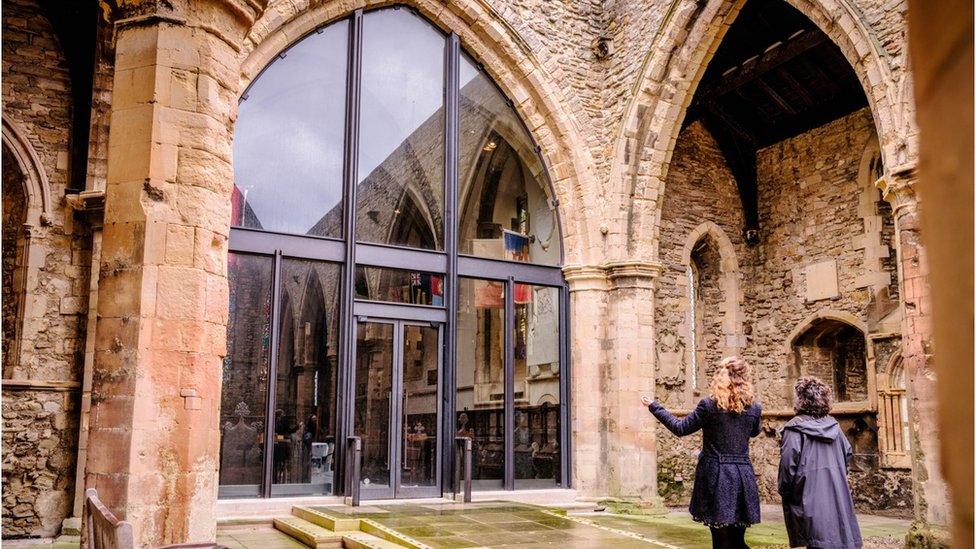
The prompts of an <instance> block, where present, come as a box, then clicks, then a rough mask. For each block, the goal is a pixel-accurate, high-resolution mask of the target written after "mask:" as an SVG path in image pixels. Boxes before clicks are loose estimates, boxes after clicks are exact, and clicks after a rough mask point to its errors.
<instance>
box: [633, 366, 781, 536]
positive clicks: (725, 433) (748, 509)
mask: <svg viewBox="0 0 976 549" xmlns="http://www.w3.org/2000/svg"><path fill="white" fill-rule="evenodd" d="M708 388H709V392H710V395H709V396H708V397H707V398H703V399H701V401H700V402H699V403H698V406H696V407H695V409H694V411H692V412H691V413H690V414H688V415H687V416H685V417H684V418H683V419H680V420H679V419H678V418H676V417H675V416H674V415H673V414H672V413H671V412H669V411H668V410H666V409H665V408H664V406H661V404H660V403H658V402H657V401H656V400H653V399H651V398H650V397H647V396H642V397H641V403H642V404H643V405H644V406H647V408H648V410H650V412H651V413H652V414H653V415H654V417H656V418H657V419H658V421H660V422H661V423H662V424H663V425H664V426H665V427H667V429H668V430H669V431H671V432H672V433H674V434H675V435H677V436H679V437H683V436H687V435H690V434H692V433H696V432H698V431H699V430H700V431H702V449H701V452H700V453H699V454H698V465H697V467H696V468H695V484H694V488H693V489H692V493H691V504H690V505H689V506H688V510H689V511H690V512H691V517H692V518H693V519H694V520H695V521H696V522H700V523H702V524H704V525H705V526H708V528H709V530H710V532H711V535H712V547H713V548H716V549H717V548H723V549H743V548H748V546H747V545H746V542H745V532H746V528H748V527H749V526H751V525H753V524H758V523H759V487H758V485H757V484H756V474H755V472H754V470H753V468H752V462H751V461H750V459H749V439H750V438H751V437H755V436H757V435H759V426H760V418H761V417H762V409H761V408H760V406H759V403H758V402H757V401H756V398H755V395H754V391H753V385H752V376H751V372H750V368H749V364H748V363H747V362H746V361H745V360H743V359H742V358H740V357H737V356H733V357H728V358H725V359H723V360H722V361H721V362H720V363H719V368H718V370H717V371H716V372H715V374H714V375H713V376H712V380H711V383H710V384H709V387H708Z"/></svg>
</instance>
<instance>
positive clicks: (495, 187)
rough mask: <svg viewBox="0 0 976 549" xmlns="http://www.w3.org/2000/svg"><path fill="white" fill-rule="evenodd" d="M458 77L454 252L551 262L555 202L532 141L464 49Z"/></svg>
mask: <svg viewBox="0 0 976 549" xmlns="http://www.w3.org/2000/svg"><path fill="white" fill-rule="evenodd" d="M460 81H461V89H460V93H459V96H460V97H459V101H460V105H459V109H460V110H459V116H460V120H459V124H460V136H459V139H460V143H459V144H458V151H459V155H460V159H459V166H458V210H459V217H458V220H459V224H458V233H459V234H458V246H459V247H458V251H459V252H460V253H463V254H470V255H475V256H478V257H489V258H493V259H507V260H511V261H521V262H527V263H539V264H545V265H558V264H559V262H560V261H561V257H560V255H561V249H560V238H561V237H560V235H559V226H558V223H557V219H556V208H555V203H554V201H553V200H552V197H551V196H549V191H548V189H549V187H548V185H547V184H546V179H545V175H544V174H543V166H542V162H541V161H540V160H539V156H538V154H537V153H536V150H535V146H534V145H533V143H532V139H531V138H530V137H529V134H528V133H527V132H526V131H525V128H524V127H523V126H522V124H521V122H520V121H519V118H518V115H517V114H516V113H515V110H514V109H512V107H511V106H509V103H508V101H506V99H505V97H504V96H502V94H501V93H500V92H499V91H498V88H496V87H495V86H494V84H493V83H492V82H491V80H490V79H489V78H488V76H487V75H485V74H484V73H483V72H481V71H479V70H478V69H477V68H476V67H475V66H474V64H473V63H472V62H471V61H470V60H469V59H468V57H467V56H465V55H462V56H461V65H460Z"/></svg>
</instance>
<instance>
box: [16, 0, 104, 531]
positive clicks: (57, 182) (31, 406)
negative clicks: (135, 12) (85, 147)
mask: <svg viewBox="0 0 976 549" xmlns="http://www.w3.org/2000/svg"><path fill="white" fill-rule="evenodd" d="M70 92H71V83H70V79H69V75H68V69H67V62H66V60H65V57H64V55H63V54H62V52H61V49H60V46H59V44H58V42H57V38H56V36H55V35H54V31H53V29H52V27H51V24H50V22H49V21H48V20H47V19H46V18H45V17H44V15H43V14H42V12H41V8H40V6H39V5H38V4H37V3H36V2H34V1H33V0H4V2H3V109H4V114H3V116H4V119H5V121H7V122H8V123H12V124H14V125H15V126H16V128H17V129H18V131H19V132H20V134H21V137H22V138H23V139H24V140H25V141H26V143H25V144H24V146H25V147H30V148H32V149H33V150H34V151H35V152H36V154H37V157H38V159H39V160H40V166H39V169H40V170H43V172H44V173H45V174H46V177H47V181H48V183H49V184H50V189H49V193H50V198H51V203H50V207H49V210H48V211H47V212H46V214H45V215H44V216H43V217H42V219H41V221H42V222H41V223H39V224H37V223H35V224H34V226H32V227H30V228H29V229H28V230H26V231H24V230H23V229H21V230H20V231H18V232H19V234H20V235H21V236H20V240H21V241H20V242H19V243H18V244H17V245H18V246H21V247H24V248H25V249H26V250H28V251H26V252H25V257H23V264H22V265H21V267H20V268H19V269H17V270H15V271H14V272H11V273H8V271H7V269H5V270H4V273H3V274H4V280H3V285H4V288H5V294H4V297H7V293H6V289H7V288H13V289H14V291H16V292H17V293H19V294H20V296H19V298H20V299H22V300H23V302H24V307H23V317H22V319H21V320H22V324H21V325H20V326H18V332H19V334H18V335H19V338H20V345H21V349H22V352H21V353H20V356H19V357H17V356H14V353H11V354H9V355H8V354H7V353H5V355H4V359H5V360H4V364H3V372H4V378H5V383H4V390H3V433H4V434H3V485H4V498H3V536H4V537H17V536H50V535H54V534H56V533H57V532H58V530H59V528H60V525H61V521H62V519H64V518H65V517H66V516H68V515H69V514H70V512H71V500H72V496H73V494H74V473H75V470H74V466H75V460H76V456H75V447H76V444H77V430H78V417H77V411H76V408H77V403H76V400H77V394H76V392H74V391H72V390H70V389H71V388H72V387H74V384H76V383H77V382H78V381H79V380H80V376H81V368H82V353H83V350H84V337H85V314H86V312H87V295H88V272H89V265H90V261H91V255H90V243H89V240H88V238H87V228H86V227H85V226H84V225H83V224H81V223H80V222H78V221H76V220H75V219H74V216H73V213H72V210H71V209H70V208H69V207H68V206H67V204H66V203H65V200H64V198H63V196H64V192H65V188H66V186H67V183H68V173H69V172H68V170H69V165H68V161H69V143H70V115H71V108H72V105H71V93H70ZM4 148H5V155H4V160H5V161H6V160H7V158H8V151H7V150H6V149H7V147H6V145H5V146H4ZM4 168H5V176H4V184H8V183H9V182H8V180H7V179H8V178H7V172H6V169H7V167H6V166H4ZM11 177H12V178H14V179H17V177H16V174H14V175H12V176H11ZM16 184H21V182H20V181H17V182H16ZM5 198H6V193H5ZM37 200H38V198H37V197H34V201H35V202H36V201H37ZM29 206H31V207H35V206H36V204H35V203H34V202H32V203H31V204H30V205H29ZM8 213H13V212H8V211H7V209H5V210H4V230H5V231H6V230H7V229H10V228H12V227H10V226H9V225H15V224H16V222H12V221H9V220H8V217H7V215H8ZM26 234H29V235H30V237H29V241H28V240H26V237H25V235H26ZM5 235H6V232H5ZM7 245H8V242H7V240H6V239H5V240H4V246H5V247H6V246H7ZM15 283H16V284H15ZM5 320H6V318H5ZM5 334H7V332H6V331H5ZM10 343H11V342H10V341H9V340H7V338H6V337H5V341H4V344H5V346H7V345H9V344H10ZM10 348H15V347H13V346H11V347H10ZM55 386H57V387H60V389H64V388H65V387H67V388H68V389H69V390H68V391H66V392H62V391H61V390H52V387H55Z"/></svg>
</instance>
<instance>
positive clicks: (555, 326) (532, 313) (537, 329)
mask: <svg viewBox="0 0 976 549" xmlns="http://www.w3.org/2000/svg"><path fill="white" fill-rule="evenodd" d="M514 300H515V327H514V334H513V335H514V338H513V339H514V342H515V433H514V437H515V488H516V489H520V488H544V487H552V486H558V485H559V484H560V483H561V474H562V472H561V468H560V461H559V453H560V446H559V371H560V368H559V326H560V324H559V288H550V287H547V286H532V285H529V284H516V285H515V296H514Z"/></svg>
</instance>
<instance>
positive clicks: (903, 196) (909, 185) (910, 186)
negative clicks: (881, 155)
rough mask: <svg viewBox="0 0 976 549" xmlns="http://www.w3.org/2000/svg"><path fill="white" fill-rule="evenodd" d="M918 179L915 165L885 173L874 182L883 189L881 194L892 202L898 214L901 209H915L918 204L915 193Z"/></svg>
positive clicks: (895, 212) (894, 210) (894, 211)
mask: <svg viewBox="0 0 976 549" xmlns="http://www.w3.org/2000/svg"><path fill="white" fill-rule="evenodd" d="M916 181H918V176H917V172H916V171H915V167H914V166H906V167H902V168H899V169H897V170H893V171H891V172H887V173H885V174H884V175H883V176H881V178H880V179H878V180H877V181H875V182H874V186H875V187H877V188H878V189H879V190H880V191H881V196H882V197H883V198H884V199H885V201H887V202H888V203H889V204H891V208H892V210H893V211H892V213H893V214H895V215H897V214H898V213H899V211H900V210H903V209H906V208H909V209H914V208H915V207H916V206H917V205H918V198H917V197H916V195H915V182H916Z"/></svg>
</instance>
